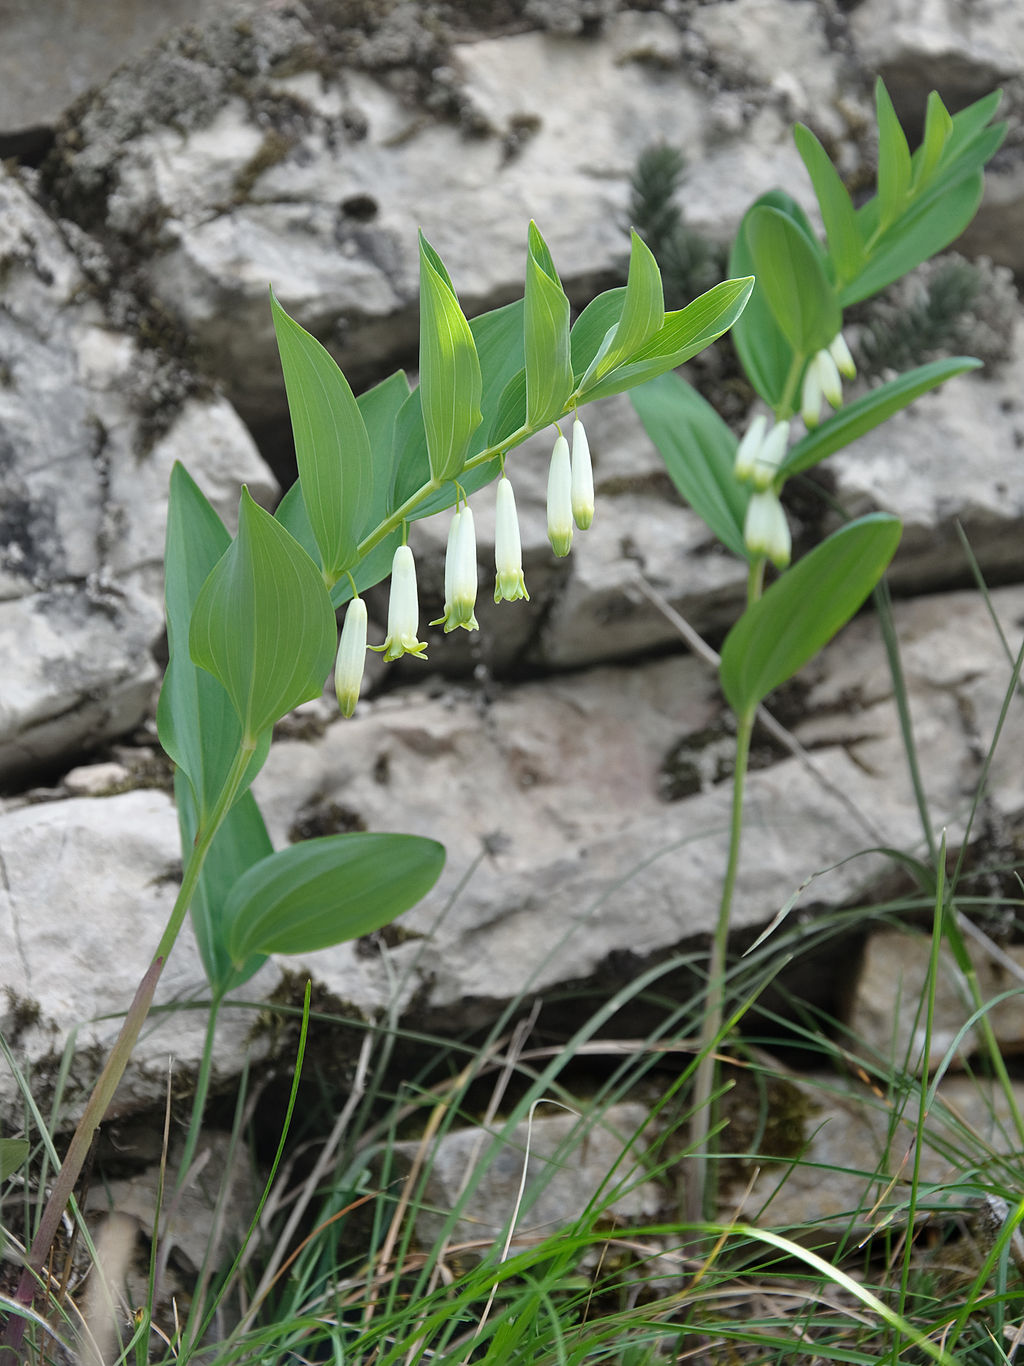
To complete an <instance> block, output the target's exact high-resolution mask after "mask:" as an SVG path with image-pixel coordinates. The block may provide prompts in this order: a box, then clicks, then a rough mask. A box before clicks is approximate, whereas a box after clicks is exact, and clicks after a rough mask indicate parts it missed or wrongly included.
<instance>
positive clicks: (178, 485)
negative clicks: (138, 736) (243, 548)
mask: <svg viewBox="0 0 1024 1366" xmlns="http://www.w3.org/2000/svg"><path fill="white" fill-rule="evenodd" d="M230 544H231V537H230V536H229V535H228V533H227V530H226V529H225V527H224V524H223V522H222V521H221V520H220V518H219V517H218V516H217V514H216V512H215V511H214V510H213V508H212V507H211V506H210V504H209V502H208V501H207V499H206V498H205V496H204V495H203V493H202V492H201V490H200V489H199V487H198V486H197V484H196V483H195V481H194V480H193V479H192V478H191V476H190V475H189V473H188V471H187V470H186V469H185V467H184V466H183V465H181V464H180V463H175V465H174V468H173V469H172V471H171V479H170V491H169V498H168V505H167V542H166V550H165V558H164V585H165V586H164V594H165V602H166V609H167V651H168V661H167V669H166V671H165V673H164V681H163V687H162V688H161V691H160V702H159V705H158V707H157V728H158V732H159V735H160V743H161V744H162V745H163V747H164V750H165V751H166V752H167V754H168V756H169V757H170V758H171V759H172V760H173V762H174V763H175V764H176V765H177V767H178V768H179V770H180V771H181V772H182V773H184V774H185V775H186V777H187V779H188V781H189V783H190V784H191V787H192V790H193V793H194V794H195V800H196V803H197V807H198V810H199V814H200V818H201V819H203V820H205V818H206V816H207V815H208V814H209V812H210V809H211V808H212V806H213V805H214V803H215V802H216V800H217V797H218V796H219V795H220V792H221V790H222V788H223V786H224V782H225V779H226V778H227V776H228V771H229V769H230V768H231V765H232V763H233V762H234V759H235V755H236V754H237V753H238V747H239V744H240V743H241V738H242V727H241V724H240V723H239V720H238V717H237V715H236V713H235V709H234V707H233V706H232V705H231V699H230V698H229V697H228V695H227V693H226V692H225V691H224V689H223V687H222V686H221V685H220V683H218V681H217V680H216V679H215V678H213V677H211V675H210V674H208V673H207V672H206V671H205V670H203V669H199V668H197V667H196V665H195V664H194V663H193V662H192V659H191V657H190V655H189V650H188V637H189V626H190V623H191V620H192V612H193V609H194V607H195V604H196V599H197V598H198V597H199V594H200V590H201V589H202V587H203V584H204V583H205V582H206V580H207V578H208V577H209V575H210V572H211V571H212V569H213V568H214V566H215V565H216V564H217V562H218V560H219V559H220V558H221V556H222V555H223V554H224V552H225V550H226V549H227V548H228V546H229V545H230ZM269 744H270V737H269V735H268V736H267V737H266V741H265V743H263V744H262V745H261V746H260V748H259V749H258V750H257V752H256V754H255V755H254V756H253V760H252V763H251V764H250V766H249V770H248V772H247V774H246V779H245V784H244V786H243V790H244V787H245V786H248V784H249V783H250V782H251V781H252V779H253V778H254V777H255V776H256V774H257V773H258V772H259V770H260V768H261V767H262V766H263V763H264V762H265V760H266V757H267V750H268V748H269Z"/></svg>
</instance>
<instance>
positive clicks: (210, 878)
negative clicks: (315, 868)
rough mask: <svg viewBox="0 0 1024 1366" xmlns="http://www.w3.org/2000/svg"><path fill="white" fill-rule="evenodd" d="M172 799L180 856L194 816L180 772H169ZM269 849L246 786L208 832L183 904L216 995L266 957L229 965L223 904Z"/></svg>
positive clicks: (189, 840) (186, 851)
mask: <svg viewBox="0 0 1024 1366" xmlns="http://www.w3.org/2000/svg"><path fill="white" fill-rule="evenodd" d="M174 800H175V804H176V805H177V808H178V824H179V826H180V829H181V852H182V858H183V859H187V858H188V856H189V855H190V854H191V852H192V849H193V847H194V844H195V839H196V834H197V833H198V829H199V822H198V819H197V813H196V809H195V802H194V800H193V797H192V790H191V788H190V786H189V784H188V782H187V780H186V779H185V777H184V775H183V774H182V773H181V772H178V773H176V774H175V776H174ZM271 853H273V845H272V844H271V843H270V836H269V835H268V834H267V827H266V825H265V824H264V823H263V817H262V816H261V814H260V809H259V807H258V806H257V805H256V800H255V798H254V797H253V795H252V793H251V792H246V793H244V794H243V796H242V797H241V798H240V799H239V800H238V801H237V802H236V803H235V805H234V806H233V807H232V808H231V810H230V811H229V812H228V814H227V816H226V817H225V819H224V823H223V824H222V825H221V827H220V829H219V830H218V831H217V833H216V835H214V837H213V843H212V844H211V845H210V848H209V851H208V853H207V855H206V859H205V860H204V862H203V867H202V870H201V872H200V874H199V882H198V884H197V886H196V890H195V895H194V896H193V898H192V904H191V906H190V907H189V914H190V916H191V919H192V930H193V933H194V934H195V937H196V945H197V947H198V949H199V956H200V958H201V959H202V961H203V968H204V970H205V972H206V977H207V980H208V982H209V983H210V990H211V991H212V992H213V994H214V996H215V997H217V998H218V999H219V998H220V997H223V996H224V995H225V993H227V992H229V991H234V990H235V989H236V988H237V987H240V986H241V985H242V983H243V982H247V981H248V980H249V978H250V977H252V976H253V974H254V973H256V972H258V971H259V969H260V968H261V967H262V966H263V963H264V962H265V961H266V959H265V956H264V955H263V954H252V955H250V957H249V958H247V959H246V961H245V962H244V963H242V964H240V966H239V967H237V968H236V967H235V966H234V964H233V963H232V962H231V955H230V954H229V953H228V950H227V946H226V944H225V942H224V906H225V903H226V902H227V898H228V893H229V892H230V891H231V888H232V887H233V886H234V884H235V883H236V882H237V881H238V879H239V878H240V877H241V875H242V874H243V873H244V872H245V871H246V870H247V869H249V868H251V867H252V865H253V864H254V863H257V862H258V861H259V860H260V859H262V858H266V856H267V855H268V854H271Z"/></svg>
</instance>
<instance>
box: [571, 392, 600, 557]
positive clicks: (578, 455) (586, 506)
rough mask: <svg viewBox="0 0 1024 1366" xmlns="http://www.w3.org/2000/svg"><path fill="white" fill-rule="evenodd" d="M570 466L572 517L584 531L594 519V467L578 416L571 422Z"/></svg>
mask: <svg viewBox="0 0 1024 1366" xmlns="http://www.w3.org/2000/svg"><path fill="white" fill-rule="evenodd" d="M570 468H571V473H572V519H573V521H574V522H575V523H576V525H577V527H578V528H579V529H580V531H586V530H587V529H588V527H589V526H590V524H591V522H593V520H594V467H593V464H592V462H591V459H590V442H589V441H588V440H587V433H586V432H585V431H584V429H583V423H582V422H581V421H580V420H579V418H576V419H575V421H574V422H573V424H572V456H571V459H570Z"/></svg>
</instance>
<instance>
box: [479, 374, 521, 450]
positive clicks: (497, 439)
mask: <svg viewBox="0 0 1024 1366" xmlns="http://www.w3.org/2000/svg"><path fill="white" fill-rule="evenodd" d="M525 427H526V367H525V366H524V367H523V368H522V370H519V371H518V372H517V373H516V374H514V375H513V376H512V378H511V379H510V380H509V381H508V383H507V384H506V385H505V388H504V390H503V391H502V394H501V397H500V399H499V400H498V406H497V409H496V410H495V413H494V420H493V421H492V423H491V430H490V431H489V432H488V434H487V442H488V445H491V446H500V445H501V444H502V443H503V442H505V441H507V440H508V438H509V437H512V436H515V435H516V434H517V433H518V432H521V431H523V430H524V429H525Z"/></svg>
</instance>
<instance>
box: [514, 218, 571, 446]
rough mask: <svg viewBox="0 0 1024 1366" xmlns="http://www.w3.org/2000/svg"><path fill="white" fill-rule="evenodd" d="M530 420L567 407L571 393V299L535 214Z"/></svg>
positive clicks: (542, 420) (530, 267) (529, 310)
mask: <svg viewBox="0 0 1024 1366" xmlns="http://www.w3.org/2000/svg"><path fill="white" fill-rule="evenodd" d="M523 321H524V327H525V332H524V350H525V355H526V420H527V423H528V424H529V425H530V426H531V427H543V426H545V424H546V423H548V422H551V421H552V420H553V419H554V418H556V417H561V415H562V413H563V412H564V411H565V406H566V403H567V402H568V399H569V395H570V394H571V393H572V365H571V363H570V355H569V300H568V299H567V298H566V294H565V290H564V289H563V288H562V284H561V281H560V280H559V278H558V272H557V271H556V270H555V265H554V262H553V261H552V259H551V253H550V251H549V250H548V247H547V243H546V242H545V241H544V238H543V237H542V236H541V235H540V231H539V229H538V227H537V225H536V223H534V222H533V221H532V219H531V221H530V228H529V236H528V247H527V256H526V297H525V312H524V320H523Z"/></svg>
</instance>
